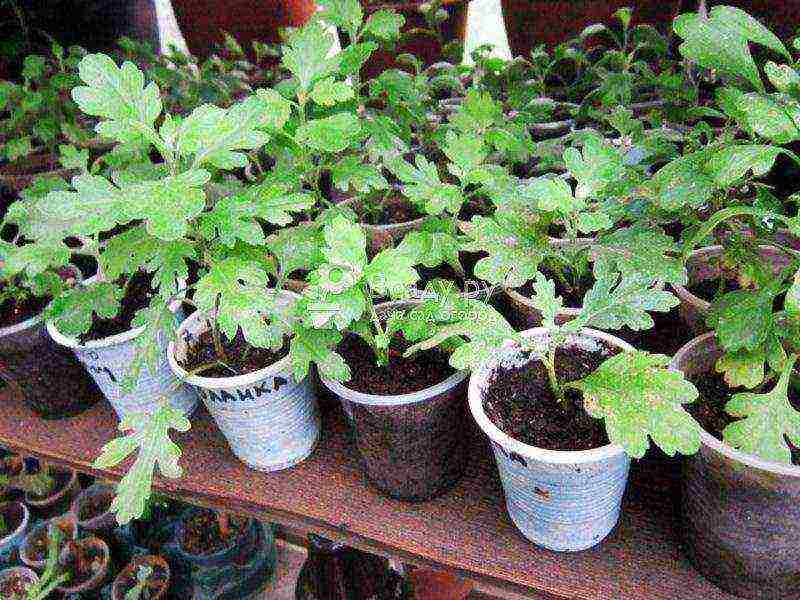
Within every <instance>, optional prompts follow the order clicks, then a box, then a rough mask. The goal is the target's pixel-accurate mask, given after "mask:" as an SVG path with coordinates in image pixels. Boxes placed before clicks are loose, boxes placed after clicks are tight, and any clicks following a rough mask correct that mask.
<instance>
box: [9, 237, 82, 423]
mask: <svg viewBox="0 0 800 600" xmlns="http://www.w3.org/2000/svg"><path fill="white" fill-rule="evenodd" d="M1 227H2V225H0V228H1ZM30 250H31V248H27V247H26V246H25V245H24V244H18V243H17V244H14V243H9V244H5V243H3V242H0V351H2V355H3V361H2V364H1V365H0V377H2V378H3V379H5V380H6V381H7V382H8V383H9V384H11V385H13V386H15V387H16V388H17V389H18V390H19V391H20V392H21V396H22V400H23V402H25V403H26V405H27V406H29V407H30V408H31V409H32V410H33V411H34V412H35V413H36V414H37V415H39V416H41V417H43V418H47V419H59V418H64V417H69V416H73V415H76V414H78V413H80V412H82V411H83V410H85V409H86V408H88V407H89V406H91V405H92V404H93V403H94V402H95V401H96V388H95V387H94V385H93V384H92V383H91V380H90V379H89V377H88V376H87V375H86V373H85V371H84V370H83V369H82V368H81V366H80V364H79V363H78V362H77V360H75V356H74V355H73V354H72V353H71V352H70V351H69V350H67V349H66V348H63V347H61V346H58V345H57V344H55V343H53V341H52V340H51V339H50V336H48V335H47V332H46V331H45V324H44V317H43V314H44V310H45V308H46V306H47V304H48V303H49V302H50V301H51V300H52V299H53V298H55V297H57V296H59V295H60V294H61V293H62V292H63V291H64V290H65V289H67V288H70V287H73V286H75V285H76V284H77V283H78V282H79V281H80V275H79V273H78V270H77V269H75V267H72V266H66V262H67V260H68V259H69V253H68V251H67V250H66V248H64V251H63V252H61V256H59V257H57V258H55V259H54V261H53V262H60V263H62V264H61V265H60V266H57V267H53V268H41V267H40V266H36V265H33V264H32V263H27V264H26V261H27V260H29V256H30V255H28V254H27V253H28V252H29V251H30Z"/></svg>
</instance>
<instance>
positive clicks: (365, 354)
mask: <svg viewBox="0 0 800 600" xmlns="http://www.w3.org/2000/svg"><path fill="white" fill-rule="evenodd" d="M409 346H410V344H409V343H408V342H407V341H406V340H405V339H404V338H402V337H401V336H395V337H394V338H393V339H392V342H391V344H390V345H389V364H388V365H386V366H378V364H377V362H376V359H375V353H374V352H373V351H372V348H371V347H370V346H369V345H368V344H367V343H366V342H364V340H362V339H361V338H360V337H358V336H356V335H352V334H351V335H347V336H345V338H344V339H343V340H342V341H341V342H340V343H339V347H338V351H339V353H340V354H341V355H342V356H343V357H344V359H345V361H346V362H347V364H348V365H349V367H350V372H351V373H352V377H351V379H350V381H348V382H346V383H345V385H346V386H347V387H348V388H350V389H352V390H355V391H357V392H362V393H365V394H374V395H377V396H396V395H400V394H410V393H412V392H418V391H420V390H424V389H426V388H429V387H431V386H434V385H436V384H438V383H441V382H442V381H444V380H445V379H447V378H448V377H450V376H451V375H452V374H453V373H455V370H454V369H453V367H451V366H450V364H449V362H448V361H449V358H450V357H449V355H448V354H447V353H446V352H444V351H443V350H440V349H439V348H434V349H431V350H426V351H424V352H417V353H415V354H413V355H411V356H410V357H408V358H405V357H404V356H403V353H404V352H405V351H406V350H407V349H408V348H409Z"/></svg>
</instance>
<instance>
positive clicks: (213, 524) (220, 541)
mask: <svg viewBox="0 0 800 600" xmlns="http://www.w3.org/2000/svg"><path fill="white" fill-rule="evenodd" d="M249 523H250V522H249V520H248V519H245V518H243V517H235V516H233V515H229V516H228V531H227V535H223V534H222V531H221V529H220V526H219V519H218V518H217V513H216V512H214V511H211V510H201V511H198V512H196V513H194V514H193V515H192V516H191V517H189V518H188V519H186V521H184V528H183V538H182V539H181V540H180V543H181V548H183V550H184V551H186V552H188V553H189V554H194V555H195V556H204V555H206V554H214V553H216V552H220V551H222V550H225V549H226V548H230V547H231V546H232V545H233V544H235V543H236V540H238V539H239V538H240V537H241V536H242V534H244V533H245V531H247V527H248V525H249Z"/></svg>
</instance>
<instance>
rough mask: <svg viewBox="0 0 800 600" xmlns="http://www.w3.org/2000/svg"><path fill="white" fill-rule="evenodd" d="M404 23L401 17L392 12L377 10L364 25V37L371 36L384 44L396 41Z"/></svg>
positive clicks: (403, 18) (404, 20)
mask: <svg viewBox="0 0 800 600" xmlns="http://www.w3.org/2000/svg"><path fill="white" fill-rule="evenodd" d="M405 22H406V19H405V17H404V16H403V15H401V14H399V13H396V12H394V11H392V10H385V9H381V10H377V11H375V12H374V13H372V14H371V15H370V17H369V18H368V19H367V22H366V23H365V24H364V35H371V36H372V37H375V38H378V39H379V40H383V41H385V42H392V41H396V40H398V39H400V30H401V29H402V27H403V25H405Z"/></svg>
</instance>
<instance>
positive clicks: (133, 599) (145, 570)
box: [124, 565, 153, 600]
mask: <svg viewBox="0 0 800 600" xmlns="http://www.w3.org/2000/svg"><path fill="white" fill-rule="evenodd" d="M152 575H153V567H151V566H149V565H142V566H141V567H139V569H138V570H137V571H136V585H134V586H133V587H132V588H131V589H129V590H128V591H127V592H125V599H124V600H140V598H142V594H143V593H144V590H145V588H147V586H148V584H149V583H150V582H149V579H150V577H151V576H152Z"/></svg>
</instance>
